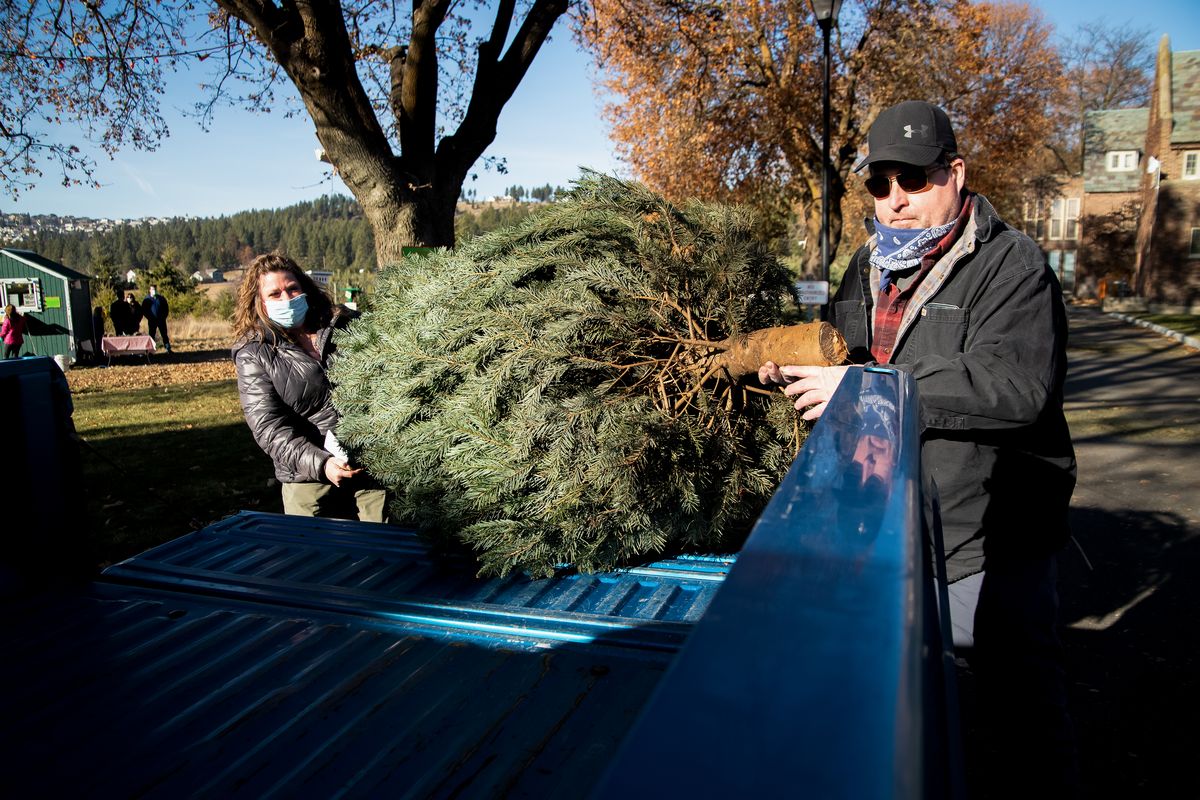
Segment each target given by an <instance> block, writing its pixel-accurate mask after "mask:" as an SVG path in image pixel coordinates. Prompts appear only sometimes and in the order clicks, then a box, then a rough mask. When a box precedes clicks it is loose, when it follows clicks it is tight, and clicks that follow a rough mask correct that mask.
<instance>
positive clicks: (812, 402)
mask: <svg viewBox="0 0 1200 800" xmlns="http://www.w3.org/2000/svg"><path fill="white" fill-rule="evenodd" d="M847 369H849V367H797V366H790V365H789V366H784V367H781V366H778V365H777V364H776V363H775V362H773V361H768V362H767V363H766V364H763V365H762V366H761V367H759V368H758V380H759V383H762V384H763V385H764V386H765V385H768V384H772V383H776V384H781V385H783V393H784V394H786V395H787V396H788V397H794V398H796V410H797V411H801V410H803V409H805V408H808V410H807V411H805V412H804V413H803V414H802V415H801V417H802V418H803V419H806V420H814V419H816V418H817V417H819V416H821V414H822V413H823V412H824V411H825V406H827V405H829V399H830V398H831V397H833V393H834V392H835V391H837V387H838V384H839V383H841V382H842V376H844V375H845V374H846V370H847ZM809 406H811V408H809Z"/></svg>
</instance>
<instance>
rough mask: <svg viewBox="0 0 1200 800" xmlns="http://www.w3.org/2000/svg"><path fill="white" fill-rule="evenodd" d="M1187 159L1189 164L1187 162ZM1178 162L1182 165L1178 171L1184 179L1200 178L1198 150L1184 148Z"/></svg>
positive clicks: (1199, 152) (1199, 153)
mask: <svg viewBox="0 0 1200 800" xmlns="http://www.w3.org/2000/svg"><path fill="white" fill-rule="evenodd" d="M1189 161H1191V164H1188V162H1189ZM1180 164H1181V165H1182V166H1181V167H1180V168H1179V172H1180V175H1181V176H1182V177H1183V179H1184V180H1186V181H1194V180H1196V179H1198V178H1200V150H1184V151H1183V155H1182V159H1181V160H1180Z"/></svg>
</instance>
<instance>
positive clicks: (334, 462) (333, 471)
mask: <svg viewBox="0 0 1200 800" xmlns="http://www.w3.org/2000/svg"><path fill="white" fill-rule="evenodd" d="M360 472H362V467H359V468H358V469H351V468H350V465H349V464H347V463H346V462H345V461H342V460H341V459H340V458H327V459H325V477H326V478H328V479H329V482H330V483H332V484H333V485H334V486H341V485H342V481H344V480H348V479H350V478H353V477H354V476H355V475H357V474H358V473H360Z"/></svg>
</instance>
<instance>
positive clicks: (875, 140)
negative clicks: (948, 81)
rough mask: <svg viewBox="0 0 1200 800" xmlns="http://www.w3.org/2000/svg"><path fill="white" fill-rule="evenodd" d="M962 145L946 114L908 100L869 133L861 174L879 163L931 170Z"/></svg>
mask: <svg viewBox="0 0 1200 800" xmlns="http://www.w3.org/2000/svg"><path fill="white" fill-rule="evenodd" d="M957 152H958V142H957V141H956V140H955V138H954V128H952V127H951V126H950V118H949V117H948V116H946V112H945V111H942V109H940V108H938V107H937V106H935V105H933V104H932V103H926V102H924V101H922V100H905V101H904V102H903V103H899V104H897V105H894V106H892V107H891V108H888V109H885V110H884V111H882V112H881V113H880V114H879V116H878V117H876V118H875V122H874V123H872V124H871V130H870V131H869V132H868V133H867V157H866V158H864V159H863V160H862V161H860V162H859V164H858V166H856V167H855V168H854V171H855V172H859V171H861V170H862V168H863V167H865V166H867V165H868V164H874V163H875V162H876V161H898V162H900V163H902V164H912V165H913V166H917V167H928V166H929V165H930V164H933V163H934V162H936V161H937V160H938V159H939V158H941V157H942V154H943V153H957Z"/></svg>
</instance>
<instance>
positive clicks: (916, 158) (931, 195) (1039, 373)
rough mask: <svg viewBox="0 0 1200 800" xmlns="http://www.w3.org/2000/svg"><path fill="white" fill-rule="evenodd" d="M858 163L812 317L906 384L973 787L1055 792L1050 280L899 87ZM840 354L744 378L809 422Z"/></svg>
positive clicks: (1055, 346) (1059, 379)
mask: <svg viewBox="0 0 1200 800" xmlns="http://www.w3.org/2000/svg"><path fill="white" fill-rule="evenodd" d="M864 170H865V180H864V187H865V188H866V190H867V191H868V192H869V193H870V194H871V196H872V197H873V198H874V200H875V218H874V220H871V221H868V223H867V233H868V235H869V237H870V238H869V239H868V241H867V242H866V244H864V245H863V246H862V247H860V248H859V249H858V251H857V252H855V254H854V256H853V257H852V258H851V259H850V264H849V267H848V268H847V270H846V274H845V276H844V277H843V279H842V284H841V286H840V287H839V288H838V291H837V294H836V296H835V297H834V299H833V302H832V303H831V304H830V322H832V323H833V324H834V325H835V326H836V327H837V328H838V330H839V331H841V333H842V335H844V336H845V337H846V340H847V343H848V344H849V346H850V348H851V355H850V361H851V362H853V363H855V364H871V363H874V364H885V365H889V366H892V367H894V368H896V369H899V370H903V371H905V372H908V373H910V374H911V375H912V376H913V377H914V378H915V379H916V382H917V390H918V391H917V394H918V397H919V399H920V415H921V429H922V430H921V463H922V471H923V473H924V476H923V477H924V480H925V482H926V486H927V488H928V492H927V494H929V495H930V496H931V497H936V498H937V501H938V504H939V511H940V517H941V525H942V530H943V536H944V545H945V554H946V571H947V581H948V582H949V584H950V586H949V594H950V603H951V617H952V623H953V626H954V629H955V630H954V633H955V645H956V646H958V647H960V648H962V650H963V652H964V654H966V655H967V657H968V660H969V661H970V664H971V667H972V670H973V672H974V674H975V678H976V681H977V685H978V701H979V709H980V716H981V722H982V727H983V728H984V730H985V731H986V732H987V734H988V740H989V748H988V749H989V752H991V753H992V754H993V756H994V760H993V761H992V762H991V766H990V768H986V769H985V772H986V777H985V780H986V783H987V784H988V785H987V786H981V787H979V788H980V789H981V790H983V792H984V794H987V793H990V792H992V791H995V792H997V794H996V796H998V797H1001V796H1005V797H1006V796H1024V794H1025V793H1026V792H1027V791H1028V790H1035V789H1036V791H1034V793H1035V794H1039V793H1040V790H1041V788H1049V787H1052V786H1053V787H1055V788H1058V789H1062V790H1065V791H1060V792H1058V795H1059V796H1062V795H1063V794H1066V795H1067V796H1069V795H1070V793H1071V791H1072V790H1073V788H1074V786H1075V782H1076V766H1075V754H1074V736H1073V734H1072V732H1071V725H1070V720H1069V718H1068V716H1067V712H1066V689H1065V680H1064V676H1063V666H1062V662H1063V658H1062V649H1061V646H1060V643H1059V640H1058V634H1057V622H1056V614H1057V606H1058V595H1057V590H1056V585H1055V584H1056V565H1055V554H1056V553H1057V551H1058V550H1059V549H1060V548H1061V547H1062V545H1063V544H1064V543H1065V542H1066V541H1067V539H1068V537H1069V531H1068V528H1067V508H1068V505H1069V502H1070V498H1071V493H1072V491H1073V489H1074V486H1075V456H1074V450H1073V448H1072V445H1071V436H1070V432H1069V431H1068V429H1067V423H1066V419H1065V417H1064V415H1063V408H1062V404H1063V381H1064V378H1065V375H1066V367H1067V361H1066V338H1067V321H1066V309H1065V307H1064V305H1063V299H1062V293H1061V290H1060V288H1059V285H1058V281H1057V279H1056V278H1055V276H1054V273H1053V272H1052V271H1051V270H1050V269H1049V268H1048V267H1047V265H1046V261H1045V257H1044V255H1043V254H1042V252H1041V250H1040V249H1039V248H1038V246H1037V245H1036V244H1035V243H1034V242H1033V241H1032V240H1031V239H1030V238H1029V237H1027V236H1025V235H1024V234H1023V233H1021V232H1019V231H1017V230H1015V229H1014V228H1011V227H1009V226H1008V225H1007V224H1006V223H1005V222H1004V221H1003V220H1001V219H1000V217H999V216H998V215H997V214H996V211H995V209H994V208H992V205H991V204H990V203H989V202H988V201H987V199H986V198H984V197H983V196H981V195H978V194H974V193H972V192H970V191H969V190H968V189H967V168H966V163H965V161H964V160H963V158H962V156H961V155H960V154H959V152H958V142H957V140H956V138H955V135H954V129H953V126H952V125H951V124H950V119H949V117H948V116H947V115H946V112H945V111H943V110H942V109H941V108H938V107H937V106H935V105H932V104H930V103H925V102H921V101H915V100H910V101H907V102H903V103H900V104H898V105H895V106H892V107H891V108H888V109H887V110H885V111H883V112H882V113H881V114H880V115H879V117H878V118H877V119H876V120H875V122H874V124H872V125H871V128H870V131H869V132H868V134H867V156H866V157H865V158H864V159H862V161H861V162H860V164H859V165H858V166H857V167H856V169H855V171H856V172H860V173H862V172H863V171H864ZM853 368H855V367H846V366H841V367H823V368H822V367H805V366H782V367H780V366H777V365H775V364H770V363H768V364H766V365H764V366H763V368H762V369H760V370H759V378H760V380H762V381H763V382H764V383H768V382H773V383H782V384H785V386H784V392H785V393H786V394H787V395H789V396H790V397H794V398H795V400H796V408H797V409H804V410H805V411H804V418H805V419H810V420H811V419H816V418H817V417H819V416H820V415H821V412H822V411H823V410H824V408H825V405H826V403H827V402H828V401H829V398H830V397H832V395H833V392H834V390H835V389H836V388H837V386H838V384H839V383H840V381H841V378H842V376H843V375H844V374H845V372H846V370H847V369H853ZM985 763H988V762H987V761H986V760H985ZM1035 775H1036V776H1037V778H1036V779H1035V778H1034V776H1035ZM1010 781H1015V782H1017V783H1019V784H1020V785H1021V788H1022V790H1023V791H1022V792H1021V794H1020V795H1017V794H1010V793H1009V792H1011V791H1013V790H1015V788H1016V787H1015V786H1012V787H1010V786H1008V785H1006V784H1007V783H1008V782H1010Z"/></svg>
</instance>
